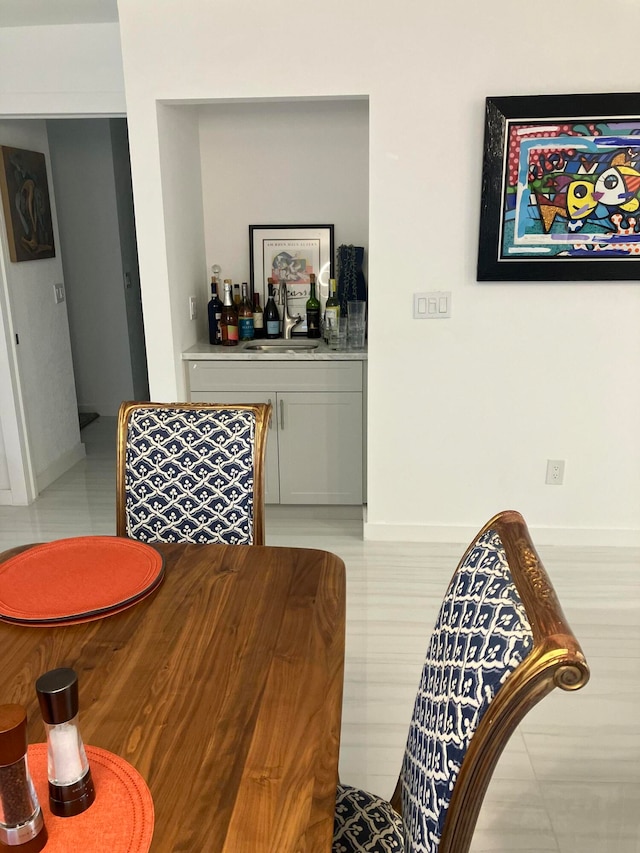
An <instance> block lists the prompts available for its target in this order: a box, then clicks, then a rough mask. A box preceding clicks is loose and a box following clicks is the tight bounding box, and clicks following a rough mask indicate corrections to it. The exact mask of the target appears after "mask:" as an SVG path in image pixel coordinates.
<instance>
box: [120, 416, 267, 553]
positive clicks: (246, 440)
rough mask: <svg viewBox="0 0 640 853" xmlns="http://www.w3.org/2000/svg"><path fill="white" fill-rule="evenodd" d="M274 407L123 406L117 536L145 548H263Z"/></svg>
mask: <svg viewBox="0 0 640 853" xmlns="http://www.w3.org/2000/svg"><path fill="white" fill-rule="evenodd" d="M270 416H271V406H270V405H268V404H263V403H260V404H255V405H217V404H209V403H171V404H168V403H123V404H122V406H121V407H120V413H119V416H118V448H117V471H118V492H117V511H116V515H117V534H118V536H128V537H129V538H131V539H137V540H139V541H142V542H194V543H201V544H207V543H224V544H231V545H237V544H245V545H251V544H254V545H262V544H264V455H265V450H266V431H267V427H268V425H269V418H270Z"/></svg>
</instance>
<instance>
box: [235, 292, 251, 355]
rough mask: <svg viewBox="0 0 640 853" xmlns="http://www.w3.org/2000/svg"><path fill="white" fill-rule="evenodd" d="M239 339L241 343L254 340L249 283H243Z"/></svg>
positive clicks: (239, 314) (239, 315) (239, 312)
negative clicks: (248, 290)
mask: <svg viewBox="0 0 640 853" xmlns="http://www.w3.org/2000/svg"><path fill="white" fill-rule="evenodd" d="M238 337H239V339H240V340H241V341H252V340H253V311H252V310H251V303H250V302H249V295H248V292H247V282H246V281H243V282H242V301H241V302H240V307H239V308H238Z"/></svg>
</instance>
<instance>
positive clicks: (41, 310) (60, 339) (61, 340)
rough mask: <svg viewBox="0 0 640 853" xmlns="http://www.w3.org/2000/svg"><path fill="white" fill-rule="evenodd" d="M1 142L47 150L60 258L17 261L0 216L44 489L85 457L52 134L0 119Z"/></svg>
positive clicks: (32, 124)
mask: <svg viewBox="0 0 640 853" xmlns="http://www.w3.org/2000/svg"><path fill="white" fill-rule="evenodd" d="M0 144H2V145H10V146H13V147H16V148H26V149H29V150H31V151H39V152H42V153H44V155H45V158H46V162H47V175H48V178H49V194H50V198H51V210H52V216H53V227H54V236H55V241H56V246H57V247H58V248H57V249H56V257H55V258H47V259H44V260H38V261H24V262H22V263H12V262H11V261H10V260H9V250H8V244H7V235H6V229H5V222H4V214H0V250H1V251H2V253H3V255H4V258H5V266H4V269H5V275H6V279H7V289H8V294H9V302H10V305H11V314H12V319H13V330H14V331H15V332H16V333H17V334H18V335H19V339H20V344H19V346H18V347H17V349H16V353H17V360H18V369H19V374H20V380H21V385H22V394H23V399H24V407H25V415H26V424H27V431H28V439H29V445H30V448H31V454H32V462H33V469H34V472H35V477H36V480H37V483H38V488H39V489H42V488H44V487H45V486H46V485H48V484H49V483H50V482H51V481H52V480H53V479H55V478H56V477H57V476H59V475H60V473H62V471H64V470H66V468H68V467H69V465H70V464H73V463H74V462H76V461H77V460H78V459H79V458H81V457H82V456H83V455H84V449H83V446H82V444H81V443H80V432H79V428H78V416H77V410H76V396H75V388H74V385H73V369H72V364H71V346H70V342H69V326H68V321H67V312H66V304H65V303H64V302H63V303H60V304H58V305H56V304H55V300H54V290H53V287H54V284H55V283H56V282H62V281H63V275H62V261H61V257H60V251H59V246H60V239H59V234H58V226H57V215H56V207H55V197H54V193H53V186H52V182H51V163H50V160H49V146H48V142H47V132H46V127H45V123H44V122H43V121H28V120H27V121H0Z"/></svg>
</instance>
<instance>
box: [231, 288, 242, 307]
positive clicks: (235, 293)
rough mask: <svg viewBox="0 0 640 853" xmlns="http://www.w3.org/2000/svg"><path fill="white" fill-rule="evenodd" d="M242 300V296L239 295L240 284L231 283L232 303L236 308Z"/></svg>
mask: <svg viewBox="0 0 640 853" xmlns="http://www.w3.org/2000/svg"><path fill="white" fill-rule="evenodd" d="M241 302H242V297H241V296H240V285H239V284H234V285H233V304H234V305H235V306H236V310H237V309H238V308H239V307H240V303H241Z"/></svg>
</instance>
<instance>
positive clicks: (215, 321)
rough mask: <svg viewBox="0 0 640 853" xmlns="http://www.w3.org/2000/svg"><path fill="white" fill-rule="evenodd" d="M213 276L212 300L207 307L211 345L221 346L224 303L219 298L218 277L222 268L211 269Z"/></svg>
mask: <svg viewBox="0 0 640 853" xmlns="http://www.w3.org/2000/svg"><path fill="white" fill-rule="evenodd" d="M211 271H212V272H213V275H212V276H211V299H210V300H209V304H208V305H207V311H208V314H209V343H210V344H219V343H221V342H222V332H221V330H220V317H221V316H222V302H221V301H220V297H219V296H218V275H217V273H218V272H219V271H220V267H219V266H218V265H217V264H214V265H213V266H212V267H211Z"/></svg>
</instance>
